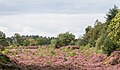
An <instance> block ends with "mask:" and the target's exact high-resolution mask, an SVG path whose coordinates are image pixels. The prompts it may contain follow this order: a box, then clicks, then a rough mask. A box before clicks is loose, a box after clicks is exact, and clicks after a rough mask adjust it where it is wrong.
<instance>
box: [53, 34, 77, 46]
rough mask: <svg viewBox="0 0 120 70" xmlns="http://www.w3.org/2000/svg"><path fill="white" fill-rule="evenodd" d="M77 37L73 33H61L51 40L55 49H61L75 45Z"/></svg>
mask: <svg viewBox="0 0 120 70" xmlns="http://www.w3.org/2000/svg"><path fill="white" fill-rule="evenodd" d="M74 41H75V35H73V34H72V33H69V32H66V33H61V34H59V35H58V36H57V38H55V39H52V40H51V44H52V46H54V47H55V48H60V47H61V46H67V45H72V44H74Z"/></svg>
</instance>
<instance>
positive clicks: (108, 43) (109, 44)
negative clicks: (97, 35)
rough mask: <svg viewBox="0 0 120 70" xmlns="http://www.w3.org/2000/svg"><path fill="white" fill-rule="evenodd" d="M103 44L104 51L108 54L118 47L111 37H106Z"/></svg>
mask: <svg viewBox="0 0 120 70" xmlns="http://www.w3.org/2000/svg"><path fill="white" fill-rule="evenodd" d="M103 45H104V47H103V48H102V49H103V51H104V53H105V54H107V55H108V56H109V55H110V54H111V53H112V52H113V51H114V50H116V48H117V46H116V44H114V43H113V41H112V40H111V39H109V38H106V39H105V40H104V43H103Z"/></svg>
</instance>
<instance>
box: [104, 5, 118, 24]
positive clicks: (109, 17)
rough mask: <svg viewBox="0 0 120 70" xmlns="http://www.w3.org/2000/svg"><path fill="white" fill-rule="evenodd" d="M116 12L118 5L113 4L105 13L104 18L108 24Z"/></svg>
mask: <svg viewBox="0 0 120 70" xmlns="http://www.w3.org/2000/svg"><path fill="white" fill-rule="evenodd" d="M117 13H118V7H117V6H116V5H114V7H113V8H112V9H109V12H108V13H107V14H106V16H107V17H106V19H107V22H108V24H109V22H110V21H111V20H112V19H113V18H114V17H115V16H116V14H117Z"/></svg>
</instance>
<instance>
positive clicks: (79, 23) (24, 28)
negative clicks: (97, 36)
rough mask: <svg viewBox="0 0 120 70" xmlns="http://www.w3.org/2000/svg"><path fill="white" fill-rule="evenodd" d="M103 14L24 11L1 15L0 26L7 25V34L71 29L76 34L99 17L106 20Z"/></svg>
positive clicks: (49, 34)
mask: <svg viewBox="0 0 120 70" xmlns="http://www.w3.org/2000/svg"><path fill="white" fill-rule="evenodd" d="M103 16H104V15H103V14H51V13H44V14H43V13H42V14H40V13H35V14H33V13H24V14H18V15H3V16H0V26H3V27H6V28H7V30H6V31H5V32H6V34H7V36H11V35H13V33H15V32H19V33H21V34H39V35H43V36H56V35H57V34H58V33H61V32H66V31H70V32H72V33H74V34H75V35H76V36H79V35H81V34H83V33H84V28H85V27H87V26H88V25H92V26H93V24H94V21H95V20H96V19H97V18H98V17H99V18H98V19H100V20H101V21H103V20H104V18H103Z"/></svg>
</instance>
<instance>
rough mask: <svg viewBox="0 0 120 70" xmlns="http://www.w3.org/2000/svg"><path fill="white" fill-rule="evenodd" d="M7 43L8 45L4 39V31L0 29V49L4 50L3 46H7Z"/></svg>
mask: <svg viewBox="0 0 120 70" xmlns="http://www.w3.org/2000/svg"><path fill="white" fill-rule="evenodd" d="M8 45H9V43H8V41H7V39H6V35H5V33H3V32H2V31H0V49H1V50H4V48H5V47H7V46H8Z"/></svg>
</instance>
